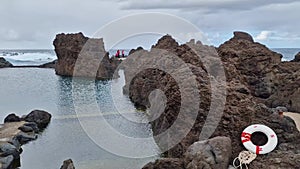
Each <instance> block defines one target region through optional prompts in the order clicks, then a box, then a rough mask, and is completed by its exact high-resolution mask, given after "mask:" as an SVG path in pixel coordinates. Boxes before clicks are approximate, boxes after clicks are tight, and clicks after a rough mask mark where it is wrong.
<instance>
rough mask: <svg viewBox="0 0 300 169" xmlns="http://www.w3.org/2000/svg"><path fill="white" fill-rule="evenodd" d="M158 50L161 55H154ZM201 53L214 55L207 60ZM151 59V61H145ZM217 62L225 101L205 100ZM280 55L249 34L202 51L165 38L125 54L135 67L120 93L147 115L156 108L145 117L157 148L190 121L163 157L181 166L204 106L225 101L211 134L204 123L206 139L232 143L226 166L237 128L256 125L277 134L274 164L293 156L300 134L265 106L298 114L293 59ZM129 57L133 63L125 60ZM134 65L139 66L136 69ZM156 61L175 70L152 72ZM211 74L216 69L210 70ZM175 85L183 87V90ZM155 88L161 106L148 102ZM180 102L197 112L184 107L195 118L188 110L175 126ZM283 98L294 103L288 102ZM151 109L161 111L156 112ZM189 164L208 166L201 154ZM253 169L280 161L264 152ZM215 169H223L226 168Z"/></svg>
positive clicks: (237, 143) (236, 147)
mask: <svg viewBox="0 0 300 169" xmlns="http://www.w3.org/2000/svg"><path fill="white" fill-rule="evenodd" d="M156 50H160V52H157V51H156ZM170 53H171V54H170ZM172 54H174V55H175V56H176V57H178V58H180V59H182V60H183V61H184V62H185V66H182V65H180V64H178V63H176V62H174V60H172V57H171V55H172ZM205 56H212V57H210V58H211V59H207V60H206V59H205V58H206V57H205ZM152 57H154V58H155V59H151V58H152ZM217 57H218V58H220V59H221V60H222V63H223V67H224V72H225V75H226V84H225V85H224V86H225V87H226V96H225V97H226V102H225V101H223V100H218V99H216V100H212V98H211V94H212V93H213V91H215V90H216V88H220V87H222V85H220V86H214V85H213V84H212V83H214V82H218V81H219V79H218V78H219V77H218V76H217V74H219V73H220V72H218V71H219V69H217V68H218V65H217V64H214V63H215V61H216V58H217ZM281 57H282V56H281V55H280V54H278V53H276V52H273V51H271V50H269V49H268V48H267V47H266V46H264V45H262V44H259V43H257V42H254V41H253V38H252V37H251V36H250V35H249V34H247V33H243V32H235V33H234V37H233V38H232V39H230V40H229V41H227V42H225V43H224V44H222V45H221V46H220V47H219V48H214V47H211V46H205V45H202V44H201V43H199V42H198V43H195V42H194V41H191V42H189V43H186V44H183V45H179V44H178V43H177V42H176V41H175V40H174V39H173V38H172V37H171V36H169V35H167V36H164V37H162V38H161V39H160V40H159V41H158V43H157V44H156V45H154V46H153V47H152V49H151V50H150V52H148V51H143V50H140V51H138V52H135V53H133V54H132V55H130V56H128V62H129V64H128V65H138V66H136V67H135V69H130V66H127V67H126V65H125V66H124V67H125V68H124V69H125V80H126V84H125V86H124V93H127V94H128V95H129V97H130V99H131V100H132V102H133V103H134V104H135V105H136V106H138V107H141V108H148V109H150V110H151V107H153V106H152V105H153V104H156V106H155V108H154V110H152V111H150V115H149V117H150V119H152V117H158V118H154V119H155V120H154V121H151V122H150V123H151V125H152V130H153V133H154V138H155V141H156V143H157V144H158V146H160V147H162V148H164V147H165V144H166V142H168V143H173V142H174V138H176V137H172V136H171V137H170V138H168V139H165V140H163V139H161V138H160V137H159V135H160V134H161V133H163V132H165V131H167V130H168V128H170V127H172V126H174V125H175V127H177V132H176V133H181V132H182V131H183V129H181V128H180V126H187V125H190V124H192V127H191V130H190V131H189V132H188V133H187V134H186V135H185V137H184V138H183V139H181V141H180V142H179V143H178V144H176V145H175V146H174V147H173V148H171V149H170V150H168V151H166V152H165V153H164V155H165V157H168V158H171V159H176V160H177V161H182V160H183V161H184V158H185V156H184V154H185V153H186V151H187V150H188V149H189V147H190V146H191V145H192V144H193V143H195V142H197V141H199V137H202V136H203V135H202V134H203V133H202V134H200V133H201V130H202V129H203V126H204V125H205V122H206V120H207V117H209V112H210V111H209V110H210V109H211V107H210V105H211V104H212V103H214V102H217V104H219V105H222V104H225V106H224V110H222V109H217V111H216V112H219V113H215V114H213V115H214V116H215V117H220V121H217V122H216V123H217V124H216V129H215V130H214V125H211V126H210V125H208V128H211V129H212V135H211V136H210V138H214V137H219V136H224V137H228V138H229V139H230V140H231V147H232V150H231V153H228V156H227V157H226V158H228V159H229V160H228V161H229V163H232V161H233V158H235V157H237V156H238V154H239V152H241V151H242V150H245V148H244V146H243V145H242V143H241V138H240V136H241V133H242V131H243V130H244V129H245V128H246V127H247V126H249V125H251V124H256V123H259V124H264V125H267V126H269V127H270V128H271V129H273V130H274V131H275V132H276V134H277V136H278V140H279V143H278V146H277V148H276V149H275V151H273V152H272V153H270V154H272V159H277V158H278V159H280V158H281V157H283V156H284V154H288V155H287V157H291V156H293V155H294V156H298V155H299V148H300V142H299V141H298V140H299V138H300V134H299V131H298V130H297V128H296V126H295V123H294V122H293V121H292V120H291V119H290V118H288V117H282V116H280V115H278V112H274V109H272V108H269V107H274V108H275V107H277V106H284V107H286V108H287V109H288V110H290V111H299V110H300V109H299V108H298V104H297V103H299V101H298V99H299V94H297V92H298V89H299V86H298V85H299V76H298V75H299V68H300V65H299V64H298V63H295V62H293V63H292V62H281ZM130 58H134V59H135V60H130ZM168 58H170V59H168ZM137 60H139V61H137ZM203 60H204V61H203ZM138 62H139V63H140V64H136V63H138ZM160 64H161V65H172V64H173V65H174V67H176V69H174V68H173V67H171V68H173V69H167V70H168V72H165V71H163V70H161V69H158V68H157V67H158V66H157V65H160ZM146 65H155V66H154V68H153V67H152V68H148V67H147V66H146ZM187 68H188V69H189V70H191V72H192V75H191V76H188V75H189V74H184V73H183V74H180V73H182V72H186V70H187ZM209 69H211V70H215V71H211V72H210V71H209ZM136 72H138V73H136ZM176 74H177V75H178V76H179V78H178V79H176V77H175V78H174V75H176ZM215 74H216V75H215ZM181 75H183V76H181ZM193 79H196V83H195V84H193V85H187V84H186V83H188V82H193ZM178 81H183V82H185V83H184V84H183V85H181V84H179V83H178ZM157 89H158V90H160V91H162V92H163V93H164V97H165V99H162V100H163V101H160V102H159V101H158V102H154V101H153V100H152V99H151V98H152V97H153V96H151V97H149V96H150V95H152V94H153V91H155V90H157ZM190 90H194V91H197V93H196V95H190V97H188V98H183V96H184V95H185V94H187V93H188V92H189V91H190ZM217 91H218V90H217ZM293 93H295V94H293ZM197 95H198V96H197ZM216 95H217V96H220V97H221V96H223V94H222V93H218V92H217V94H216ZM194 96H195V97H199V100H200V101H199V102H198V103H199V104H198V103H196V102H194V100H193V99H192V98H193V97H194ZM297 96H298V97H297ZM154 98H155V97H154ZM217 98H218V97H217ZM183 99H185V103H186V104H188V105H198V106H199V107H198V108H199V109H198V110H197V109H195V107H193V106H191V108H187V109H188V110H189V111H187V112H193V111H194V112H195V111H196V113H197V115H196V116H195V118H189V117H191V116H192V114H191V113H187V114H185V115H183V117H185V118H184V120H183V121H180V122H179V123H178V126H176V125H177V123H175V122H176V120H177V119H178V116H179V115H180V107H182V105H181V104H182V100H183ZM289 100H291V102H292V104H289V103H290V101H289ZM159 105H161V106H159ZM157 112H160V113H159V114H157ZM217 119H218V118H217ZM183 133H184V132H183ZM156 136H157V137H156ZM202 141H203V140H202ZM230 154H232V156H231V155H230ZM193 160H195V161H194V162H193V163H191V165H190V167H194V168H195V167H197V166H202V168H203V167H204V168H205V167H206V168H209V167H212V164H211V163H206V164H204V163H203V161H204V160H201V158H200V157H199V156H197V157H195V158H194V159H193ZM193 160H191V161H193ZM268 160H269V161H268ZM168 161H170V160H168ZM200 161H201V164H200ZM225 161H226V160H225ZM271 161H272V160H271ZM198 162H199V163H198ZM165 163H168V162H164V160H162V161H159V160H158V161H156V162H155V163H151V164H150V166H152V167H153V168H162V167H160V166H161V165H162V164H165ZM252 165H253V166H254V168H255V167H258V166H259V167H260V168H269V166H271V167H273V168H274V167H281V166H280V165H279V163H278V164H271V162H270V159H269V155H260V156H259V157H258V158H257V159H256V160H255V163H253V164H251V165H250V167H251V166H252ZM155 166H157V167H155ZM282 166H284V167H287V168H296V167H297V166H300V164H299V160H297V159H294V158H292V159H291V160H290V162H288V163H284V164H282ZM184 167H185V168H186V167H187V166H184ZM184 167H183V168H184ZM219 167H220V168H226V169H227V168H228V166H226V165H223V166H218V168H219ZM174 168H176V167H174ZM177 168H178V167H177ZM179 168H180V167H179ZM200 168H201V167H200ZM212 168H214V167H212Z"/></svg>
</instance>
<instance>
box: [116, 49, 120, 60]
mask: <svg viewBox="0 0 300 169" xmlns="http://www.w3.org/2000/svg"><path fill="white" fill-rule="evenodd" d="M119 57H120V50H117V53H116V58H119Z"/></svg>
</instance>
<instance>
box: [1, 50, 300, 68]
mask: <svg viewBox="0 0 300 169" xmlns="http://www.w3.org/2000/svg"><path fill="white" fill-rule="evenodd" d="M122 50H124V54H125V55H128V53H129V51H130V49H120V51H122ZM271 50H273V51H275V52H278V53H281V54H282V55H283V58H282V61H290V60H292V59H294V57H295V55H296V54H297V53H298V52H300V48H273V49H271ZM116 52H117V49H111V50H109V54H110V56H113V55H115V54H116ZM0 57H4V58H5V59H6V60H7V61H9V62H10V63H12V64H13V65H15V66H24V65H41V64H44V63H48V62H51V61H53V60H55V59H57V56H56V54H55V52H54V50H48V49H46V50H37V49H34V50H0Z"/></svg>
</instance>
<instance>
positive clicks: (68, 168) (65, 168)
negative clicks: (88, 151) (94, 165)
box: [60, 159, 75, 169]
mask: <svg viewBox="0 0 300 169" xmlns="http://www.w3.org/2000/svg"><path fill="white" fill-rule="evenodd" d="M60 169H75V167H74V164H73V161H72V160H71V159H68V160H65V161H64V163H63V165H62V166H61V167H60Z"/></svg>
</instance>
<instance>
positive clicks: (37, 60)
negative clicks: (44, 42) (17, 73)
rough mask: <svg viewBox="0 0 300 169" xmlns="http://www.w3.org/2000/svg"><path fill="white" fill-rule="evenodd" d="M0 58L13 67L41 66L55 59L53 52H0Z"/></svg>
mask: <svg viewBox="0 0 300 169" xmlns="http://www.w3.org/2000/svg"><path fill="white" fill-rule="evenodd" d="M0 57H4V58H5V59H6V60H7V61H9V62H11V63H12V64H13V65H15V66H21V65H41V64H44V63H48V62H51V61H53V60H55V59H57V56H56V55H55V53H54V52H53V51H50V50H49V51H46V50H45V51H26V50H25V51H1V52H0Z"/></svg>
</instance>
